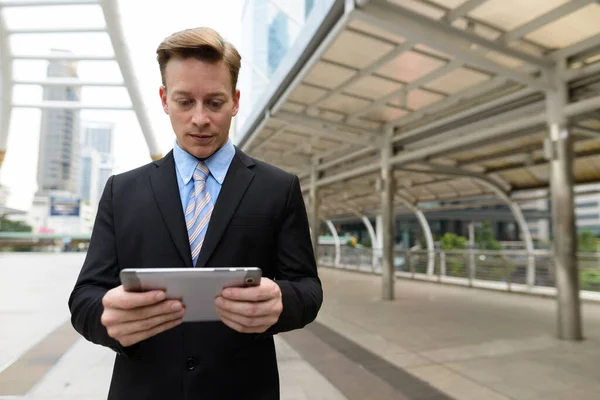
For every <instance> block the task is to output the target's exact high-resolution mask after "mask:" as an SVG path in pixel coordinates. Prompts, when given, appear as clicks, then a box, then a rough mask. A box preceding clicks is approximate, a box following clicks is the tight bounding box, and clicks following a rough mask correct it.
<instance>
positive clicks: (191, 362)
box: [187, 358, 196, 371]
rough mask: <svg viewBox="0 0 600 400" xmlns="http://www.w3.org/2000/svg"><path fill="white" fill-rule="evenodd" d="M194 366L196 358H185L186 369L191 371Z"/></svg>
mask: <svg viewBox="0 0 600 400" xmlns="http://www.w3.org/2000/svg"><path fill="white" fill-rule="evenodd" d="M194 368H196V360H194V359H193V358H188V360H187V370H188V371H191V370H193V369H194Z"/></svg>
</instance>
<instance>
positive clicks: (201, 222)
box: [185, 161, 213, 266]
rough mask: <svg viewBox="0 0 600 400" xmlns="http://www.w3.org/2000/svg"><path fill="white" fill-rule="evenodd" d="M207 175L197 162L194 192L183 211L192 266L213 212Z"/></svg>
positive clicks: (206, 171) (203, 165) (204, 168)
mask: <svg viewBox="0 0 600 400" xmlns="http://www.w3.org/2000/svg"><path fill="white" fill-rule="evenodd" d="M209 173H210V171H209V170H208V167H207V166H206V164H204V163H203V162H202V161H199V162H198V165H196V169H195V171H194V178H193V179H194V190H193V191H192V194H191V195H190V198H189V200H188V205H187V208H186V210H185V222H186V225H187V231H188V237H189V239H190V249H191V251H192V265H194V266H195V265H196V261H197V260H198V255H199V254H200V249H201V248H202V243H203V242H204V236H205V235H206V230H207V228H208V222H209V221H210V216H211V214H212V210H213V206H212V204H211V201H210V193H209V192H208V188H207V187H206V179H207V178H208V174H209Z"/></svg>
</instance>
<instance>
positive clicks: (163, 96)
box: [158, 85, 169, 114]
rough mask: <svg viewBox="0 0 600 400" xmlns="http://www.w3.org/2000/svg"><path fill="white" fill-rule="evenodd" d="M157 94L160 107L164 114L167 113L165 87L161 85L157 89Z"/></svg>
mask: <svg viewBox="0 0 600 400" xmlns="http://www.w3.org/2000/svg"><path fill="white" fill-rule="evenodd" d="M158 94H159V95H160V101H161V103H162V108H163V110H164V112H165V114H169V105H168V103H167V88H166V87H165V86H162V85H161V87H160V88H159V89H158Z"/></svg>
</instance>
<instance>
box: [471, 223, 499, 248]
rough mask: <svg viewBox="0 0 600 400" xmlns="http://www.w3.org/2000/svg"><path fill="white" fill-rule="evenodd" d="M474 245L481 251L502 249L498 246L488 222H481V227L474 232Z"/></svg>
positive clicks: (490, 224)
mask: <svg viewBox="0 0 600 400" xmlns="http://www.w3.org/2000/svg"><path fill="white" fill-rule="evenodd" d="M475 243H476V244H477V248H478V249H481V250H501V249H502V246H500V243H498V241H497V240H496V237H495V236H494V230H493V229H492V223H491V222H490V221H483V222H482V223H481V226H480V227H479V228H477V229H476V230H475Z"/></svg>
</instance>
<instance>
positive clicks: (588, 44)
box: [550, 33, 600, 61]
mask: <svg viewBox="0 0 600 400" xmlns="http://www.w3.org/2000/svg"><path fill="white" fill-rule="evenodd" d="M598 43H600V33H599V34H597V35H595V36H592V37H589V38H587V39H584V40H582V41H581V42H578V43H575V44H573V45H571V46H569V47H566V48H564V49H560V50H557V51H555V52H554V53H552V54H551V55H550V58H552V59H553V60H554V61H559V60H562V59H564V58H569V57H572V56H575V55H577V54H579V53H582V52H585V51H586V50H589V49H591V48H594V47H596V46H598Z"/></svg>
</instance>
